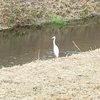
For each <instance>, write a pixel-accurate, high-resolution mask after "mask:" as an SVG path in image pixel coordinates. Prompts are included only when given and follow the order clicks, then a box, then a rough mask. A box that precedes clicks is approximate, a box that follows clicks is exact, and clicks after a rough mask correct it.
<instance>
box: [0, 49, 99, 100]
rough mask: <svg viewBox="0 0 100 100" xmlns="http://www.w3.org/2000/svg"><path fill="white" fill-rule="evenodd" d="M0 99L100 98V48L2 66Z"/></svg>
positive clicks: (54, 99) (75, 99) (96, 99)
mask: <svg viewBox="0 0 100 100" xmlns="http://www.w3.org/2000/svg"><path fill="white" fill-rule="evenodd" d="M0 100H100V49H96V50H94V51H90V52H83V53H80V54H73V55H72V56H69V57H62V58H58V59H51V60H46V61H35V62H31V63H28V64H24V65H19V66H13V67H8V68H2V69H0Z"/></svg>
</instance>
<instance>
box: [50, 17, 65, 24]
mask: <svg viewBox="0 0 100 100" xmlns="http://www.w3.org/2000/svg"><path fill="white" fill-rule="evenodd" d="M49 20H50V22H51V23H56V24H65V19H64V18H63V17H61V16H58V15H49Z"/></svg>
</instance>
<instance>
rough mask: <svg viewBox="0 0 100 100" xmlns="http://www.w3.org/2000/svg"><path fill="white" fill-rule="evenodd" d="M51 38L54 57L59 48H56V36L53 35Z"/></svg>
mask: <svg viewBox="0 0 100 100" xmlns="http://www.w3.org/2000/svg"><path fill="white" fill-rule="evenodd" d="M51 39H53V52H54V55H55V56H56V57H59V48H58V46H57V45H56V43H55V40H56V37H55V36H53V37H52V38H51Z"/></svg>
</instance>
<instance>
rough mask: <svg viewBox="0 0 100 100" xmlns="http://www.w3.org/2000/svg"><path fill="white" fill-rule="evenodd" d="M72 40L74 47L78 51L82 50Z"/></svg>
mask: <svg viewBox="0 0 100 100" xmlns="http://www.w3.org/2000/svg"><path fill="white" fill-rule="evenodd" d="M72 42H73V44H74V45H75V47H76V48H77V49H78V50H79V51H80V52H82V51H81V49H80V48H79V47H78V46H77V45H76V43H75V42H74V41H72Z"/></svg>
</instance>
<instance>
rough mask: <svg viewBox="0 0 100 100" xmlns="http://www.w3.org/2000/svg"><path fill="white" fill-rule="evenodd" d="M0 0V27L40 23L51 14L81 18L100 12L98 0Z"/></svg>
mask: <svg viewBox="0 0 100 100" xmlns="http://www.w3.org/2000/svg"><path fill="white" fill-rule="evenodd" d="M27 1H28V0H27ZM29 1H30V2H25V0H0V27H8V26H13V25H26V24H39V23H43V22H47V21H49V16H50V15H57V16H61V17H63V18H65V20H69V19H79V18H81V17H86V16H89V15H91V14H92V13H100V1H99V0H98V1H97V0H96V1H95V0H94V1H93V0H29Z"/></svg>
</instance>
